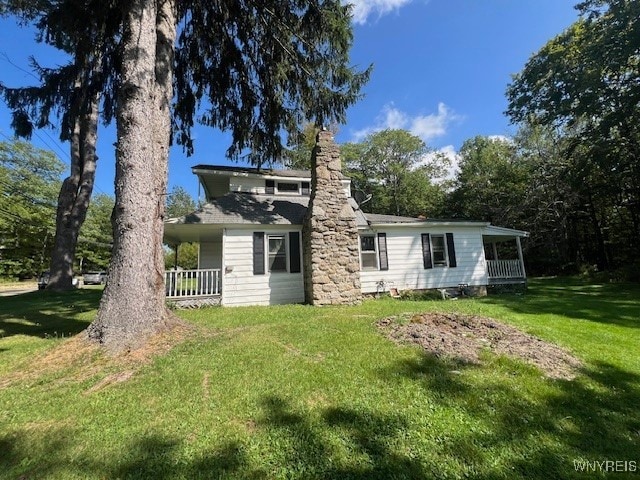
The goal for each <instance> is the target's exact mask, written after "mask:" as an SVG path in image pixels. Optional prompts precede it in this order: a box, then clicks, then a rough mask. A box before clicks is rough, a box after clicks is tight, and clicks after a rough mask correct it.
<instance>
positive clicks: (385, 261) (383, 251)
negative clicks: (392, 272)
mask: <svg viewBox="0 0 640 480" xmlns="http://www.w3.org/2000/svg"><path fill="white" fill-rule="evenodd" d="M378 257H379V258H380V270H389V257H388V256H387V234H386V233H379V234H378Z"/></svg>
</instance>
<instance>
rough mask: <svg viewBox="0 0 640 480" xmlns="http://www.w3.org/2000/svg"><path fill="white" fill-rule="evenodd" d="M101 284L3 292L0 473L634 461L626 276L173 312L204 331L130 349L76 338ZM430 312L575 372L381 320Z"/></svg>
mask: <svg viewBox="0 0 640 480" xmlns="http://www.w3.org/2000/svg"><path fill="white" fill-rule="evenodd" d="M99 295H100V292H99V291H96V290H82V291H77V292H74V293H72V294H70V295H56V294H50V293H48V292H37V293H32V294H26V295H22V296H20V297H8V298H0V478H10V479H17V478H21V479H31V478H56V479H57V478H83V479H84V478H89V479H91V478H96V479H98V478H153V479H164V478H166V479H170V478H188V479H191V478H225V479H226V478H250V479H261V478H265V479H271V478H299V479H325V478H336V479H349V478H351V479H370V478H380V479H383V478H384V479H393V478H398V479H401V478H427V479H428V478H436V479H437V478H490V479H513V478H534V479H550V478H583V479H584V478H593V477H596V478H597V477H604V476H605V475H604V474H602V473H600V472H599V471H596V472H593V471H592V472H589V473H586V472H580V471H578V472H576V469H575V464H574V461H581V460H589V461H595V460H597V461H606V460H609V461H623V462H624V461H626V462H637V464H638V468H639V469H640V408H638V407H639V406H640V359H639V356H638V352H639V351H640V336H639V335H638V333H639V328H640V287H639V286H637V285H636V286H631V285H593V284H588V283H583V282H581V281H579V280H576V279H545V280H535V281H532V282H531V285H530V289H529V291H528V293H527V294H526V295H504V296H493V297H487V298H484V299H465V300H458V301H430V302H409V301H398V300H393V299H380V300H374V301H366V302H365V303H364V304H363V305H361V306H358V307H336V308H313V307H309V306H302V305H294V306H282V307H265V308H262V307H260V308H257V307H256V308H226V309H225V308H211V309H203V310H193V311H181V312H179V315H180V316H181V317H182V318H184V319H185V320H186V321H187V322H189V323H190V324H191V325H194V329H195V331H196V332H197V334H191V335H190V336H188V337H187V339H186V340H184V341H182V342H179V343H178V344H177V345H176V346H175V347H174V348H172V349H171V350H170V351H168V353H163V354H159V355H156V356H155V357H153V359H151V360H149V361H146V362H137V363H136V361H135V359H129V360H126V359H125V360H122V359H120V360H114V359H110V358H108V357H105V356H104V355H102V354H101V353H100V352H96V351H95V350H90V351H87V350H86V349H82V348H78V351H77V352H75V351H74V345H75V343H74V340H69V339H68V338H69V337H70V336H71V335H73V334H76V333H78V332H80V331H81V330H83V329H84V328H85V327H86V326H87V325H88V323H89V322H90V321H91V319H92V318H93V316H94V315H95V309H96V307H97V302H98V300H99ZM427 311H445V312H459V313H470V314H479V315H484V316H489V317H493V318H496V319H499V320H502V321H505V322H507V323H510V324H513V325H516V326H518V327H519V328H521V329H523V330H525V331H527V332H530V333H533V334H535V335H537V336H539V337H541V338H544V339H546V340H549V341H552V342H554V343H556V344H559V345H562V346H563V347H565V348H567V349H569V350H570V351H572V352H573V353H574V354H575V355H576V356H577V357H579V358H580V359H581V360H582V361H583V363H584V368H583V369H582V370H581V371H580V372H579V375H578V376H577V378H576V379H574V380H570V381H567V380H550V379H548V378H546V377H544V376H543V374H542V373H541V372H540V371H539V370H537V369H535V368H534V367H531V366H528V365H527V364H524V363H523V362H521V361H516V360H513V359H509V358H504V357H496V356H493V355H491V354H489V353H487V354H485V355H484V356H483V363H482V365H466V364H462V363H460V362H457V361H455V359H437V358H434V357H432V356H429V355H426V354H424V353H423V352H422V351H421V350H420V349H418V348H416V347H411V346H398V345H395V344H394V343H392V342H390V341H389V340H387V339H386V338H385V337H384V336H382V335H381V334H380V333H379V331H378V330H377V328H376V326H375V322H376V321H377V320H378V319H380V318H383V317H386V316H391V315H401V314H406V313H418V312H427ZM627 465H628V466H631V465H632V464H631V463H627ZM628 469H629V468H627V470H628ZM635 475H638V473H634V472H626V473H625V472H623V471H619V472H617V473H616V472H613V473H612V472H609V473H607V474H606V477H607V478H627V476H632V478H633V477H634V476H635Z"/></svg>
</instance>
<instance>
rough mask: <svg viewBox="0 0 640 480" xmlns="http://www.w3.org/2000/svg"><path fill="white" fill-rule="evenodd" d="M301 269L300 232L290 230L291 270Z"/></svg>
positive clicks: (297, 271)
mask: <svg viewBox="0 0 640 480" xmlns="http://www.w3.org/2000/svg"><path fill="white" fill-rule="evenodd" d="M300 271H301V269H300V232H289V272H291V273H300Z"/></svg>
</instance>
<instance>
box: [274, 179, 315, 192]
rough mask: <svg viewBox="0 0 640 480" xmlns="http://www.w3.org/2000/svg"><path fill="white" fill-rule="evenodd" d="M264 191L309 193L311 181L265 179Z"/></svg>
mask: <svg viewBox="0 0 640 480" xmlns="http://www.w3.org/2000/svg"><path fill="white" fill-rule="evenodd" d="M264 187H265V188H264V191H265V193H266V194H267V195H276V194H279V195H309V193H310V190H311V188H310V183H309V182H288V181H286V180H283V181H279V180H265V181H264Z"/></svg>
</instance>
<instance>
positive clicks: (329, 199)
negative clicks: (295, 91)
mask: <svg viewBox="0 0 640 480" xmlns="http://www.w3.org/2000/svg"><path fill="white" fill-rule="evenodd" d="M342 179H343V176H342V168H341V162H340V148H339V147H338V145H336V143H335V142H334V140H333V134H332V133H331V132H328V131H324V130H323V131H321V132H319V133H318V136H317V138H316V146H315V148H314V150H313V153H312V155H311V198H310V200H309V208H308V209H307V214H306V217H305V220H304V227H303V252H304V253H303V261H304V291H305V300H306V302H307V303H310V304H312V305H345V304H355V303H360V301H361V300H362V292H361V290H360V258H359V252H358V241H359V240H358V239H359V237H358V227H357V225H356V216H355V214H354V212H353V208H351V205H349V203H348V201H347V195H346V194H345V192H344V189H343V186H342V182H341V180H342Z"/></svg>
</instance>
